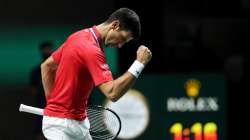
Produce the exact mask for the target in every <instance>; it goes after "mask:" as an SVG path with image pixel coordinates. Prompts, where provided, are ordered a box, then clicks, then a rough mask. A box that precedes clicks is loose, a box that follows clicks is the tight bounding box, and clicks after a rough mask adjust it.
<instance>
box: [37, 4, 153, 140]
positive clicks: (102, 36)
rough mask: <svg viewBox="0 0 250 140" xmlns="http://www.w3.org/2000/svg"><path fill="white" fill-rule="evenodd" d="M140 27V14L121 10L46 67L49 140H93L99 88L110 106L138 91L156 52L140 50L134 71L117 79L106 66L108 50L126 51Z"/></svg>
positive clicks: (76, 37)
mask: <svg viewBox="0 0 250 140" xmlns="http://www.w3.org/2000/svg"><path fill="white" fill-rule="evenodd" d="M140 32H141V25H140V20H139V17H138V15H137V14H136V13H135V12H134V11H132V10H131V9H128V8H120V9H118V10H116V11H115V12H114V13H112V14H111V15H110V17H109V18H108V19H107V20H106V21H105V22H103V23H101V24H99V25H97V26H93V27H91V28H87V29H83V30H80V31H78V32H75V33H73V34H72V35H70V36H69V37H68V38H67V40H66V41H65V42H64V43H63V44H62V45H61V46H60V48H58V49H57V50H56V51H55V52H53V54H52V55H51V56H50V57H49V58H48V59H47V60H45V62H44V63H42V64H41V73H42V82H43V87H44V91H45V95H46V100H47V105H46V107H45V110H44V117H43V133H44V136H45V137H46V138H47V139H49V140H91V139H92V138H91V136H90V134H89V128H90V126H89V121H88V119H87V113H86V107H87V101H88V98H89V96H90V94H91V91H92V89H93V87H94V86H96V87H98V88H99V89H100V90H101V92H102V93H104V94H105V95H106V97H107V98H108V99H110V100H111V101H114V102H115V101H117V100H118V99H119V98H120V97H122V96H123V95H124V94H125V92H126V91H127V90H128V89H129V88H130V87H131V86H133V84H134V82H135V80H136V78H137V77H138V76H139V75H140V73H141V72H142V70H143V69H144V67H145V66H146V65H147V63H148V62H149V61H150V60H151V57H152V54H151V51H150V50H149V49H148V48H147V47H145V46H143V45H141V46H140V47H139V48H138V50H137V57H136V60H135V61H134V63H133V64H132V65H131V67H130V68H129V69H128V71H127V72H125V73H124V74H123V75H122V76H120V77H118V78H117V79H113V78H112V73H111V71H110V69H109V66H108V64H107V63H106V59H105V54H104V48H105V47H110V46H113V47H118V48H121V47H122V46H123V45H124V44H125V43H127V42H129V41H130V40H132V39H138V37H139V36H140Z"/></svg>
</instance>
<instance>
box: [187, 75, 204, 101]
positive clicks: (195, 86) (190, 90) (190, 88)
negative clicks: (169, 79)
mask: <svg viewBox="0 0 250 140" xmlns="http://www.w3.org/2000/svg"><path fill="white" fill-rule="evenodd" d="M184 87H185V89H186V92H187V95H188V96H189V97H196V96H198V94H199V91H200V88H201V82H200V81H198V80H197V79H189V80H187V81H186V83H185V86H184Z"/></svg>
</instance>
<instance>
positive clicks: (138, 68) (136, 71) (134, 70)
mask: <svg viewBox="0 0 250 140" xmlns="http://www.w3.org/2000/svg"><path fill="white" fill-rule="evenodd" d="M144 67H145V66H144V65H143V64H142V63H141V62H139V61H137V60H135V61H134V63H133V64H132V65H131V66H130V68H129V69H128V71H129V72H130V73H131V74H133V75H134V76H135V77H136V78H138V77H139V75H140V74H141V72H142V70H143V69H144Z"/></svg>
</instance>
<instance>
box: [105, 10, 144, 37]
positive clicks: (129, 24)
mask: <svg viewBox="0 0 250 140" xmlns="http://www.w3.org/2000/svg"><path fill="white" fill-rule="evenodd" d="M114 20H119V22H120V26H121V29H122V30H127V31H131V33H132V37H133V38H134V39H135V40H137V39H138V38H139V37H140V35H141V23H140V19H139V16H138V15H137V14H136V13H135V12H134V11H133V10H131V9H128V8H120V9H118V10H116V11H115V12H113V13H112V14H111V15H110V16H109V18H108V20H106V21H105V23H111V22H112V21H114Z"/></svg>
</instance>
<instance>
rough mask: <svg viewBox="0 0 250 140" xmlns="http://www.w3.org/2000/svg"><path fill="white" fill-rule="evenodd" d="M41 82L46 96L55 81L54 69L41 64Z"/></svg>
mask: <svg viewBox="0 0 250 140" xmlns="http://www.w3.org/2000/svg"><path fill="white" fill-rule="evenodd" d="M41 74H42V83H43V88H44V92H45V95H46V96H49V94H50V92H51V90H52V87H53V85H54V81H55V74H56V70H55V69H52V68H50V67H49V66H47V65H45V64H44V65H41Z"/></svg>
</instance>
